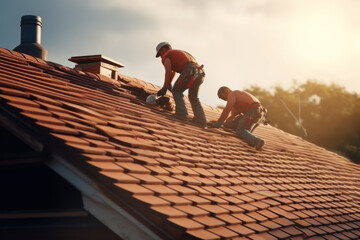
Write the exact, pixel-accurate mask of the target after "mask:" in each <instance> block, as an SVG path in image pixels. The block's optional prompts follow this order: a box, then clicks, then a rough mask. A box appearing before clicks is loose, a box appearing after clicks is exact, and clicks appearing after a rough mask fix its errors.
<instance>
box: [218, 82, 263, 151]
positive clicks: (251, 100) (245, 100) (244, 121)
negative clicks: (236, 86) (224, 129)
mask: <svg viewBox="0 0 360 240" xmlns="http://www.w3.org/2000/svg"><path fill="white" fill-rule="evenodd" d="M218 97H219V98H220V99H222V100H224V101H227V104H226V106H225V108H224V109H223V111H222V113H221V115H220V117H219V119H218V120H217V121H216V122H215V123H213V124H212V127H215V128H219V127H221V125H222V124H224V125H227V126H230V127H231V126H232V127H231V128H235V130H236V134H237V135H238V136H239V137H240V138H241V139H243V140H244V141H246V142H247V143H248V144H250V145H251V146H253V147H255V148H256V150H262V147H263V146H264V144H265V141H264V140H262V139H261V138H258V137H256V136H255V135H253V134H252V133H251V132H252V131H253V130H254V127H255V126H256V124H258V123H260V122H261V120H263V117H264V111H263V108H262V106H261V103H260V101H259V100H258V99H257V98H256V97H254V96H253V95H251V94H250V93H248V92H245V91H240V90H234V91H231V90H230V88H228V87H221V88H219V90H218ZM229 114H230V116H229ZM228 116H229V117H228ZM235 124H236V125H235ZM234 125H235V127H234Z"/></svg>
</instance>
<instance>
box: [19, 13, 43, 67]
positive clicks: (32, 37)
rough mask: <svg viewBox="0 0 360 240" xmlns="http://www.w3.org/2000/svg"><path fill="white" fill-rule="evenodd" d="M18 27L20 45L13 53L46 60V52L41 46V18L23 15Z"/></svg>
mask: <svg viewBox="0 0 360 240" xmlns="http://www.w3.org/2000/svg"><path fill="white" fill-rule="evenodd" d="M20 26H21V43H20V45H19V46H17V47H16V48H14V51H17V52H22V53H26V54H29V55H32V56H34V57H38V58H41V59H44V60H47V55H48V51H47V50H46V49H45V48H44V47H43V46H42V45H41V27H42V22H41V17H39V16H33V15H24V16H22V17H21V24H20Z"/></svg>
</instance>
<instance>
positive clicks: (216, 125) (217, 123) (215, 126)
mask: <svg viewBox="0 0 360 240" xmlns="http://www.w3.org/2000/svg"><path fill="white" fill-rule="evenodd" d="M211 127H213V128H219V127H221V123H219V122H214V123H213V124H212V125H211Z"/></svg>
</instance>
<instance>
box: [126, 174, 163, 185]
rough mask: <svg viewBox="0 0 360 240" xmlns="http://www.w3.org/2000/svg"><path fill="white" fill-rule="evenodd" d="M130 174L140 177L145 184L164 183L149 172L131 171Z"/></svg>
mask: <svg viewBox="0 0 360 240" xmlns="http://www.w3.org/2000/svg"><path fill="white" fill-rule="evenodd" d="M129 176H131V177H133V178H136V179H139V180H140V183H144V184H163V183H164V181H162V180H161V179H159V178H157V177H154V176H151V175H149V174H147V173H129Z"/></svg>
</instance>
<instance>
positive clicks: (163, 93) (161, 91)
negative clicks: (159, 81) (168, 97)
mask: <svg viewBox="0 0 360 240" xmlns="http://www.w3.org/2000/svg"><path fill="white" fill-rule="evenodd" d="M166 91H167V89H166V88H164V87H163V88H162V89H160V90H159V91H158V92H157V94H156V95H157V96H164V95H165V94H166Z"/></svg>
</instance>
